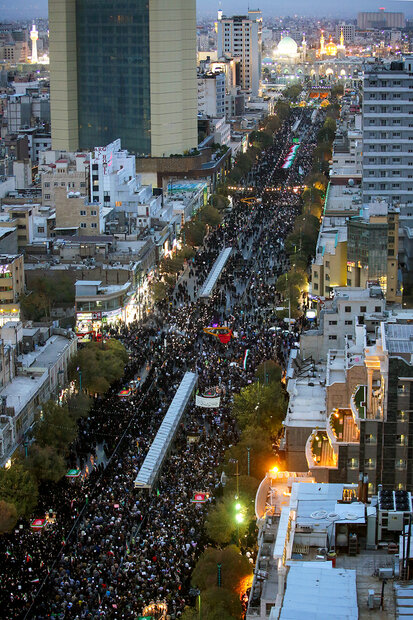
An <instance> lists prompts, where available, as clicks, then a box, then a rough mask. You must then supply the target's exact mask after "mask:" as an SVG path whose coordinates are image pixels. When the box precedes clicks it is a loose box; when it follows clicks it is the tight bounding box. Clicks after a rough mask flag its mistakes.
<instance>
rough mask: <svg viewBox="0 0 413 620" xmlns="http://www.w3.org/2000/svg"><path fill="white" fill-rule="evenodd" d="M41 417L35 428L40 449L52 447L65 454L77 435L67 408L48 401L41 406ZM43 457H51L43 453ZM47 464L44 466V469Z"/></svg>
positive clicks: (37, 464)
mask: <svg viewBox="0 0 413 620" xmlns="http://www.w3.org/2000/svg"><path fill="white" fill-rule="evenodd" d="M42 410H43V416H42V419H41V420H39V422H38V423H37V425H36V428H35V433H34V436H35V440H36V443H37V444H38V445H39V446H40V447H41V448H48V447H52V448H54V449H55V450H57V451H58V452H59V453H60V454H65V453H66V452H67V450H68V447H69V445H70V444H71V443H72V441H73V440H74V439H75V437H76V435H77V426H76V423H75V421H74V420H73V418H72V417H71V416H70V414H69V410H68V407H67V406H66V405H65V406H63V407H61V406H60V405H57V404H56V403H55V402H54V401H53V400H49V401H48V402H47V403H44V404H43V405H42ZM42 455H43V456H45V457H46V456H47V457H49V456H51V454H49V453H47V452H45V453H44V454H43V453H42ZM35 456H36V458H35V459H34V461H35V462H36V467H39V461H40V458H39V454H38V453H37V452H36V454H35ZM47 468H48V464H45V469H47Z"/></svg>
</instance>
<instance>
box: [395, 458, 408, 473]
mask: <svg viewBox="0 0 413 620" xmlns="http://www.w3.org/2000/svg"><path fill="white" fill-rule="evenodd" d="M406 468H407V461H406V459H396V469H397V470H398V471H403V469H406Z"/></svg>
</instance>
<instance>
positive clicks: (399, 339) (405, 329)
mask: <svg viewBox="0 0 413 620" xmlns="http://www.w3.org/2000/svg"><path fill="white" fill-rule="evenodd" d="M384 335H385V340H386V344H385V347H386V348H387V350H388V352H389V353H410V354H413V325H400V324H398V323H386V324H385V326H384Z"/></svg>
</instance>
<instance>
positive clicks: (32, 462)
mask: <svg viewBox="0 0 413 620" xmlns="http://www.w3.org/2000/svg"><path fill="white" fill-rule="evenodd" d="M23 465H24V467H25V468H26V469H27V470H28V471H29V472H30V473H31V474H33V476H34V478H36V480H37V482H40V481H41V480H51V481H52V482H57V481H58V480H60V478H62V477H63V476H64V475H65V473H66V469H67V468H66V463H65V459H64V457H63V454H62V453H61V452H57V450H56V448H54V447H52V446H40V445H36V444H34V445H32V446H30V448H29V451H28V457H27V459H26V460H25V461H24V462H23Z"/></svg>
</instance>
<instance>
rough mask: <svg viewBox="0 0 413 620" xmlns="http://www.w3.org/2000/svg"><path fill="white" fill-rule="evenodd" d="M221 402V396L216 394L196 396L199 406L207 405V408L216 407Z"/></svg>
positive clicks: (196, 402)
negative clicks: (213, 395)
mask: <svg viewBox="0 0 413 620" xmlns="http://www.w3.org/2000/svg"><path fill="white" fill-rule="evenodd" d="M220 403H221V397H220V396H215V397H213V398H211V397H205V396H198V395H196V396H195V404H196V406H197V407H205V408H206V409H216V408H217V407H219V406H220Z"/></svg>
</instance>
